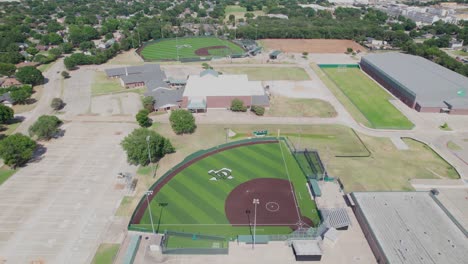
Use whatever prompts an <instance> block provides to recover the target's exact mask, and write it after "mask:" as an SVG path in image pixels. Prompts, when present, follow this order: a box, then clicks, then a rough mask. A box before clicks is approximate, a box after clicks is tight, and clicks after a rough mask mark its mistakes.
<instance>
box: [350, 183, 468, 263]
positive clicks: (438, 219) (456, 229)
mask: <svg viewBox="0 0 468 264" xmlns="http://www.w3.org/2000/svg"><path fill="white" fill-rule="evenodd" d="M351 196H352V198H353V200H354V202H355V204H356V207H355V208H354V209H355V214H356V217H357V219H358V221H359V223H360V225H361V227H362V229H363V231H364V233H365V234H366V237H367V239H368V242H369V245H370V246H371V248H372V251H373V252H374V255H375V256H376V258H377V261H378V262H379V263H402V264H403V263H407V264H418V263H421V264H422V263H431V264H437V263H444V264H460V263H467V261H468V239H467V236H466V230H464V228H463V227H461V225H459V224H458V222H456V220H455V219H454V218H453V217H452V216H451V215H450V214H449V213H448V210H446V209H445V207H443V206H442V204H441V203H440V202H438V200H437V196H433V195H432V194H431V193H430V192H356V193H352V194H351Z"/></svg>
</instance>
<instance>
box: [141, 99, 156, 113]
mask: <svg viewBox="0 0 468 264" xmlns="http://www.w3.org/2000/svg"><path fill="white" fill-rule="evenodd" d="M142 101H143V107H144V108H145V109H146V110H148V111H150V112H153V111H154V102H155V101H154V98H153V97H152V96H145V97H143V100H142Z"/></svg>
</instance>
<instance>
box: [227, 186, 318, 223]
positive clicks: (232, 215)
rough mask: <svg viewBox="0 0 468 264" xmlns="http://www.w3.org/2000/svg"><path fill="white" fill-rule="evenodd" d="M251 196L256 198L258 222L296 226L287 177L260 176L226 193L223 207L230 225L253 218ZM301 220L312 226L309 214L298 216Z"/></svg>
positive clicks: (295, 211)
mask: <svg viewBox="0 0 468 264" xmlns="http://www.w3.org/2000/svg"><path fill="white" fill-rule="evenodd" d="M254 199H258V204H257V213H256V217H257V218H256V222H257V225H260V226H262V225H263V226H277V225H282V226H290V227H291V228H295V227H296V224H297V223H298V220H300V219H299V216H298V211H299V210H298V208H296V202H295V199H294V196H293V193H292V190H291V185H290V183H289V181H288V180H283V179H271V178H259V179H254V180H250V181H248V182H244V183H242V184H240V185H238V186H237V187H236V188H235V189H234V190H232V191H231V193H229V195H228V197H227V199H226V204H225V207H224V209H225V213H226V216H227V218H228V220H229V222H230V223H231V224H232V225H249V224H252V223H253V222H254V217H255V216H254V214H255V205H254V203H253V201H254ZM301 220H302V222H304V223H306V224H308V225H310V226H312V221H311V220H310V219H309V218H306V217H301Z"/></svg>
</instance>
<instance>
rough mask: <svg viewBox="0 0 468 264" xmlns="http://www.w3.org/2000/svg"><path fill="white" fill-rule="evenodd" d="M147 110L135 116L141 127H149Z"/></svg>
mask: <svg viewBox="0 0 468 264" xmlns="http://www.w3.org/2000/svg"><path fill="white" fill-rule="evenodd" d="M149 113H150V112H149V111H148V109H142V110H140V111H139V112H138V113H137V114H136V121H137V122H138V124H139V125H140V126H141V127H150V126H151V123H152V121H151V118H149V117H148V115H149Z"/></svg>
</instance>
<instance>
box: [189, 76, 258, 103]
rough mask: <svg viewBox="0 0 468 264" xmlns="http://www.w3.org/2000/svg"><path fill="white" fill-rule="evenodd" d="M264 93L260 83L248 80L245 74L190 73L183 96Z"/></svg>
mask: <svg viewBox="0 0 468 264" xmlns="http://www.w3.org/2000/svg"><path fill="white" fill-rule="evenodd" d="M252 95H265V90H264V89H263V86H262V83H261V82H259V81H249V79H248V78H247V75H245V74H242V75H224V74H220V75H217V74H204V75H202V74H200V75H190V76H189V77H188V80H187V86H186V87H185V91H184V96H187V97H205V96H252Z"/></svg>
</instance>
